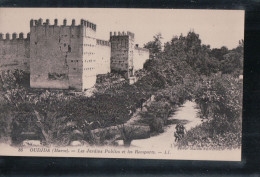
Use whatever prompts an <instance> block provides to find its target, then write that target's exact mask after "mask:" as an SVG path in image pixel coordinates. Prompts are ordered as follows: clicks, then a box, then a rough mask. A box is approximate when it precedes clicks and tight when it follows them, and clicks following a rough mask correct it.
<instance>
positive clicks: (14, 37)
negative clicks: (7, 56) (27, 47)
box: [0, 32, 30, 41]
mask: <svg viewBox="0 0 260 177" xmlns="http://www.w3.org/2000/svg"><path fill="white" fill-rule="evenodd" d="M27 39H30V33H27V37H26V38H24V34H23V33H22V32H21V33H19V36H17V33H12V38H10V33H6V34H5V35H4V34H3V33H0V40H5V41H7V40H27Z"/></svg>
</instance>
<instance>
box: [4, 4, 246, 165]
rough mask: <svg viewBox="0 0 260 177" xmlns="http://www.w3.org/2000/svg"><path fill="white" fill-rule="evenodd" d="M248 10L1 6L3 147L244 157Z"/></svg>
mask: <svg viewBox="0 0 260 177" xmlns="http://www.w3.org/2000/svg"><path fill="white" fill-rule="evenodd" d="M244 15H245V12H244V11H243V10H188V9H186V10H184V9H183V10H180V9H179V10H174V9H101V8H100V9H94V8H91V9H90V8H0V155H2V156H48V157H49V156H54V157H96V158H137V159H185V160H218V161H241V138H242V132H241V131H242V89H243V88H242V85H243V62H244V61H243V58H244V57H243V51H244Z"/></svg>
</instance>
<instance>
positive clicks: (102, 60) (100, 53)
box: [96, 39, 111, 74]
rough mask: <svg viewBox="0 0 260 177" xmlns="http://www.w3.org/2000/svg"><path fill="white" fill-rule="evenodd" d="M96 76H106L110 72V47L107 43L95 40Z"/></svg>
mask: <svg viewBox="0 0 260 177" xmlns="http://www.w3.org/2000/svg"><path fill="white" fill-rule="evenodd" d="M96 48H97V50H96V53H97V65H96V66H97V74H107V73H109V72H110V57H111V46H110V42H109V41H104V40H99V39H97V44H96Z"/></svg>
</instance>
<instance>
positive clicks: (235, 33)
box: [0, 8, 244, 49]
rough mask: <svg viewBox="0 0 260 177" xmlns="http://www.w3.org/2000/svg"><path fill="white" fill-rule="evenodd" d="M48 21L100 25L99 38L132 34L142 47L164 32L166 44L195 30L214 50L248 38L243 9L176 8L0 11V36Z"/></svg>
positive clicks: (17, 9) (203, 41)
mask: <svg viewBox="0 0 260 177" xmlns="http://www.w3.org/2000/svg"><path fill="white" fill-rule="evenodd" d="M39 18H42V19H43V21H45V20H46V19H47V18H48V19H50V24H53V23H54V19H55V18H57V19H59V25H61V24H62V23H63V19H64V18H66V19H67V25H70V24H71V20H72V19H73V18H74V19H75V20H76V24H79V23H80V19H81V18H83V19H85V20H88V21H91V22H93V23H95V24H97V33H96V34H97V38H99V39H104V40H109V32H110V31H117V32H118V31H120V32H122V31H131V32H133V33H135V43H136V44H139V46H143V44H145V43H147V42H149V41H151V40H153V36H154V35H155V34H156V33H159V32H161V33H162V36H163V38H164V39H163V40H162V42H163V43H164V42H167V41H170V40H171V39H172V37H173V36H175V35H178V36H179V35H180V34H181V33H182V34H183V35H185V36H186V35H187V33H188V32H189V31H190V30H194V31H195V32H196V33H198V34H199V35H200V39H201V40H202V43H203V44H209V45H210V46H211V48H220V47H222V46H226V47H228V48H229V49H232V48H235V47H236V46H237V45H238V41H239V40H241V39H244V11H243V10H176V9H104V8H103V9H100V8H0V33H7V32H9V33H13V32H16V33H20V32H23V33H27V32H29V30H30V27H29V26H30V19H39Z"/></svg>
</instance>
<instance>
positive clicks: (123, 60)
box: [110, 31, 134, 78]
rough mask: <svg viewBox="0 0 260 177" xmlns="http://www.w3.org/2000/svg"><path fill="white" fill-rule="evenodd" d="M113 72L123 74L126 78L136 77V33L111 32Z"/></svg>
mask: <svg viewBox="0 0 260 177" xmlns="http://www.w3.org/2000/svg"><path fill="white" fill-rule="evenodd" d="M110 43H111V65H110V66H111V71H116V72H119V73H122V74H123V75H124V76H125V77H126V78H129V77H131V76H133V75H134V65H133V57H134V54H133V53H134V33H131V32H129V31H128V32H127V33H124V32H122V33H121V32H118V33H116V32H114V34H112V32H110Z"/></svg>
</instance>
